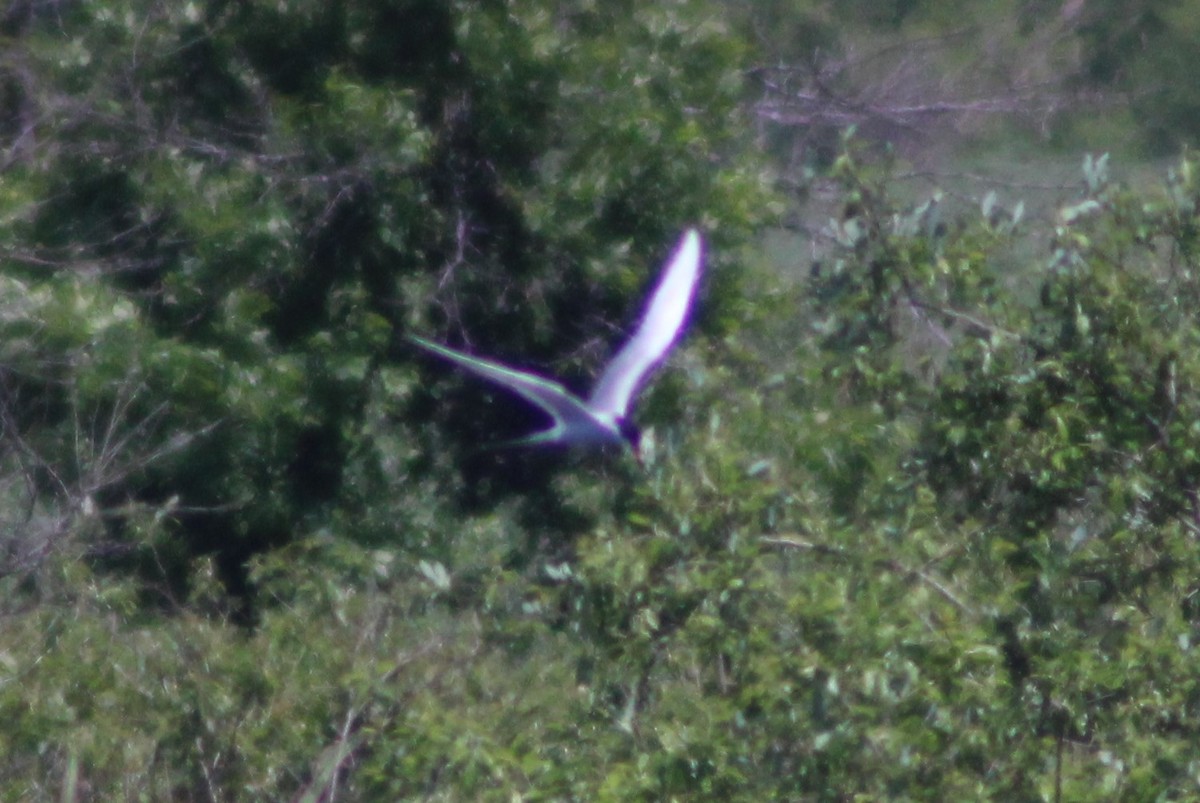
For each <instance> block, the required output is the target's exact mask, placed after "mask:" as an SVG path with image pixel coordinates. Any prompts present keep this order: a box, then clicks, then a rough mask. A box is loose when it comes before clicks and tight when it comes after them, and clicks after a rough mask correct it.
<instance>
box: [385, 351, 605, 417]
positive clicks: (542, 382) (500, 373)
mask: <svg viewBox="0 0 1200 803" xmlns="http://www.w3.org/2000/svg"><path fill="white" fill-rule="evenodd" d="M408 339H409V340H410V341H412V342H413V343H415V344H416V345H418V346H420V347H421V348H423V349H425V350H426V351H431V352H433V353H434V354H437V355H438V356H439V357H444V358H445V359H447V360H450V362H453V363H455V364H457V365H459V366H461V367H463V368H465V369H466V370H468V371H470V372H471V373H473V374H476V375H478V376H481V377H483V378H484V379H487V380H490V381H492V382H495V383H496V384H497V385H501V386H503V387H506V388H508V389H509V390H511V391H512V392H513V393H516V394H518V395H520V396H521V397H522V398H524V399H525V400H527V401H529V402H530V403H532V404H534V405H536V406H538V407H540V408H541V409H542V410H544V411H546V413H547V414H548V415H550V416H551V417H552V418H553V419H554V424H555V427H561V426H563V425H564V424H567V423H569V422H571V421H577V420H579V419H580V417H583V418H588V419H590V418H592V415H591V413H590V412H589V411H588V409H587V406H586V405H585V404H584V403H583V401H582V400H581V399H580V398H579V397H577V396H576V395H575V394H573V393H571V392H570V391H569V390H567V389H566V388H564V387H563V386H562V385H560V384H558V383H557V382H554V381H552V380H549V379H544V378H543V377H540V376H537V375H536V374H529V373H525V372H524V371H515V370H513V369H512V368H508V367H506V366H504V365H501V364H500V363H498V362H492V361H490V360H482V359H480V358H478V357H472V356H470V355H469V354H463V353H462V352H461V351H455V350H454V349H451V348H447V347H446V346H442V345H439V344H437V343H433V342H431V341H429V340H425V339H424V338H420V337H415V336H412V335H410V336H409V338H408Z"/></svg>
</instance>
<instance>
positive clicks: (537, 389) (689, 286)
mask: <svg viewBox="0 0 1200 803" xmlns="http://www.w3.org/2000/svg"><path fill="white" fill-rule="evenodd" d="M702 251H703V246H702V244H701V241H700V233H699V232H698V231H696V230H695V229H689V230H688V231H687V232H685V233H684V235H683V237H682V238H681V239H680V241H679V244H678V245H677V246H676V247H675V252H674V253H673V254H672V255H671V258H670V259H669V260H668V261H667V265H666V267H665V268H664V269H663V274H662V279H660V280H659V283H658V287H656V288H655V289H654V292H653V293H652V294H651V295H650V303H649V304H647V306H646V311H645V313H644V314H643V316H642V322H641V325H640V326H638V329H637V332H635V333H634V335H633V337H632V338H630V339H629V342H628V343H626V344H625V345H624V347H622V348H621V350H620V351H619V352H617V356H616V357H614V358H613V361H612V362H611V363H609V365H608V367H607V368H605V369H604V373H602V374H601V375H600V380H599V381H598V382H597V383H596V387H595V388H594V389H593V390H592V393H591V395H590V396H588V398H587V399H582V398H580V397H579V396H576V395H575V394H574V393H571V392H570V391H569V390H567V389H566V388H565V387H563V386H562V385H561V384H559V383H558V382H555V381H553V380H551V379H546V378H544V377H540V376H538V375H536V374H531V373H527V372H525V371H518V370H516V369H513V368H509V367H508V366H506V365H501V364H500V363H498V362H493V361H491V360H485V359H481V358H479V357H472V356H471V355H469V354H464V353H463V352H461V351H455V350H454V349H451V348H447V347H446V346H442V345H439V344H437V343H433V342H430V341H428V340H425V339H423V338H420V337H410V338H409V339H410V340H411V341H412V342H413V343H415V344H416V345H418V346H420V347H421V348H423V349H425V350H427V351H430V352H432V353H434V354H436V355H438V356H439V357H443V358H445V359H447V360H449V361H450V362H452V363H454V364H456V365H458V366H459V367H461V368H465V369H466V370H468V371H470V372H471V373H473V374H476V375H477V376H481V377H483V378H484V379H487V380H490V381H492V382H495V383H496V384H497V385H501V386H503V387H505V388H508V389H509V390H511V391H512V392H513V393H516V394H517V395H519V396H521V397H522V398H524V399H525V400H526V401H528V402H530V403H531V404H533V405H535V406H537V407H540V408H541V409H542V410H543V411H545V413H546V414H547V415H549V416H550V418H551V419H552V420H553V423H552V424H551V425H550V427H549V428H548V429H545V430H542V431H541V432H536V433H534V434H532V435H529V436H527V437H524V438H518V439H517V440H512V441H506V442H504V443H502V444H496V445H502V446H533V445H539V444H566V445H596V446H599V445H605V444H617V445H624V446H628V447H629V448H630V449H631V450H632V451H633V454H634V456H635V457H637V458H638V459H639V460H640V459H641V455H640V451H639V447H640V441H641V435H640V432H639V430H638V428H637V426H635V425H634V424H633V422H632V421H630V420H629V406H630V403H631V402H632V401H633V397H634V394H635V393H636V392H637V390H638V388H640V387H641V385H642V383H643V382H644V381H645V379H646V377H647V376H648V375H649V374H650V371H651V370H652V369H653V368H654V367H655V366H656V365H658V364H659V363H660V362H661V361H662V359H663V358H664V357H665V356H666V354H667V352H668V351H669V350H670V349H671V346H672V345H674V343H675V339H676V338H677V337H678V336H679V332H680V330H681V329H682V328H683V324H684V321H685V320H686V319H687V313H688V310H689V309H690V308H691V305H692V300H693V298H694V297H695V295H696V285H697V283H698V279H699V278H700V264H701V261H702Z"/></svg>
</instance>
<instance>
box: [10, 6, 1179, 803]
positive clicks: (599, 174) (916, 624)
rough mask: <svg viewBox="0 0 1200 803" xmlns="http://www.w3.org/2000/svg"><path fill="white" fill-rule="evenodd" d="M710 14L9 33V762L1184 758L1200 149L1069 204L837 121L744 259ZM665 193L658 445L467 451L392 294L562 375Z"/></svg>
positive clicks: (643, 271) (98, 19) (81, 773)
mask: <svg viewBox="0 0 1200 803" xmlns="http://www.w3.org/2000/svg"><path fill="white" fill-rule="evenodd" d="M918 10H919V8H918V7H917V6H912V5H906V4H894V5H893V6H891V7H889V8H888V10H887V11H886V14H884V12H883V11H881V12H880V13H881V14H883V15H884V16H885V17H887V18H888V19H881V20H878V21H875V22H873V23H872V24H876V25H879V26H885V25H886V24H891V23H889V22H888V20H889V19H891V18H892V17H895V18H896V19H897V20H902V19H906V18H907V17H908V15H913V14H917V12H918ZM713 12H714V9H713V8H710V7H709V6H708V5H707V4H705V3H702V2H672V3H660V4H655V5H654V6H653V7H649V6H647V7H643V6H636V5H632V4H619V7H618V6H612V7H607V6H606V7H603V8H601V7H599V6H592V5H588V4H584V5H582V6H579V7H578V8H574V9H570V10H564V9H562V8H559V7H558V6H556V5H554V4H548V3H524V4H503V3H502V4H499V5H496V4H485V5H481V4H472V3H466V2H463V3H451V4H444V3H443V4H435V3H422V2H399V3H384V4H379V3H341V4H319V3H311V4H305V3H296V4H285V5H283V6H280V5H278V4H276V5H270V6H268V5H266V4H261V3H248V4H240V5H237V6H229V5H223V4H215V5H209V6H199V5H196V4H183V5H179V6H169V7H168V6H163V5H157V4H155V3H149V2H128V3H95V4H85V5H78V6H71V7H69V8H68V7H64V8H63V15H62V16H56V17H54V18H50V17H41V16H39V15H38V14H33V13H32V12H31V16H30V17H29V18H28V19H26V20H25V21H24V22H22V23H21V24H20V25H16V23H14V25H16V27H15V28H14V29H13V30H12V31H9V30H8V29H5V30H6V32H5V36H8V37H9V40H10V41H9V42H8V43H7V44H11V45H12V47H11V48H9V49H8V50H6V52H5V54H4V56H3V59H4V60H3V62H2V64H0V70H3V71H4V72H3V78H4V80H5V81H7V82H9V84H8V85H9V87H10V88H9V89H7V90H5V91H7V92H14V93H16V94H15V95H14V97H16V98H17V100H16V101H14V103H15V106H14V108H23V109H26V110H27V111H29V112H30V114H31V116H30V117H29V119H31V120H33V119H36V120H38V121H39V122H37V124H36V125H34V127H33V128H32V129H31V131H32V132H33V134H35V135H36V136H31V137H29V138H28V139H27V140H24V141H23V142H24V144H21V143H20V142H18V141H17V137H18V135H17V133H16V129H15V128H12V127H11V126H10V127H9V128H5V129H3V132H4V136H5V137H7V138H8V139H7V140H6V142H7V143H9V144H10V151H9V152H10V157H9V158H10V162H9V163H8V164H7V165H6V167H5V168H4V172H3V173H2V174H0V219H3V220H4V221H5V224H6V225H4V226H2V227H0V392H2V395H0V414H2V417H0V426H2V431H3V439H2V440H0V499H3V501H4V503H5V504H4V505H3V507H2V508H0V510H2V512H0V620H2V621H3V627H2V628H0V633H2V635H0V716H3V718H4V720H5V722H6V727H5V728H4V729H3V730H2V731H0V756H3V758H2V759H0V796H3V797H4V798H5V799H14V800H16V799H29V798H34V799H41V798H52V797H58V798H62V799H76V798H84V797H87V798H97V799H101V798H103V799H107V798H114V797H123V798H146V799H183V800H191V799H229V798H242V797H252V798H258V797H261V798H268V799H276V798H293V799H298V800H313V801H316V800H325V799H333V798H335V797H339V798H341V799H353V800H358V799H362V800H373V799H412V798H446V799H509V800H511V799H524V798H530V799H585V800H591V799H612V800H628V799H633V800H662V799H673V798H674V799H700V798H720V799H743V800H774V799H820V800H841V799H850V798H861V799H891V798H911V799H992V798H996V799H1019V800H1027V799H1080V798H1085V797H1096V796H1100V797H1104V798H1107V799H1136V800H1140V799H1147V798H1161V799H1185V798H1189V797H1194V796H1195V795H1196V794H1197V792H1198V791H1200V764H1198V763H1197V760H1196V759H1195V757H1194V755H1195V749H1194V745H1195V744H1196V742H1197V739H1198V737H1200V734H1198V733H1197V726H1196V723H1197V722H1200V711H1198V710H1197V709H1198V706H1200V685H1198V684H1197V682H1196V681H1195V679H1194V675H1195V672H1194V666H1193V664H1194V655H1193V654H1192V650H1193V649H1195V646H1194V641H1195V635H1194V633H1195V629H1196V624H1197V621H1198V618H1197V617H1200V607H1198V606H1197V605H1196V603H1195V598H1196V595H1197V590H1198V586H1197V583H1198V581H1197V578H1200V565H1198V561H1200V558H1198V557H1197V554H1196V550H1195V548H1194V547H1195V540H1196V531H1197V525H1196V521H1197V520H1198V514H1197V504H1198V502H1197V491H1196V486H1197V483H1198V482H1200V457H1198V455H1200V445H1198V443H1197V438H1198V437H1200V429H1198V428H1197V425H1196V424H1195V422H1196V421H1197V420H1198V418H1200V409H1197V407H1198V405H1200V401H1198V398H1200V396H1198V395H1197V389H1198V388H1200V362H1197V360H1196V359H1194V358H1193V357H1191V356H1190V355H1192V354H1194V353H1197V348H1196V345H1197V343H1196V342H1195V341H1196V339H1197V337H1198V335H1197V328H1196V325H1195V322H1194V320H1193V319H1194V315H1193V314H1192V310H1194V309H1195V307H1196V303H1195V302H1196V300H1197V298H1198V297H1200V287H1198V286H1197V284H1196V282H1197V274H1196V271H1197V264H1196V258H1197V227H1196V224H1195V212H1196V208H1197V202H1198V200H1200V188H1198V186H1197V179H1196V178H1195V170H1196V167H1195V164H1194V163H1193V162H1191V161H1188V160H1184V161H1182V162H1181V163H1180V164H1179V166H1178V167H1177V168H1176V169H1175V170H1174V171H1172V172H1171V173H1170V175H1169V177H1168V180H1167V181H1166V182H1165V184H1164V185H1163V186H1162V187H1160V188H1157V189H1153V190H1143V191H1133V190H1130V189H1128V188H1125V187H1122V186H1120V185H1118V184H1116V183H1114V182H1112V181H1110V180H1109V178H1108V174H1107V170H1108V164H1107V159H1106V158H1104V157H1102V158H1098V159H1096V158H1089V159H1088V160H1087V162H1086V163H1085V169H1084V175H1083V181H1082V183H1081V186H1082V188H1083V189H1082V191H1081V194H1080V195H1079V197H1076V198H1070V199H1063V201H1062V205H1061V207H1060V208H1059V209H1058V210H1057V212H1054V213H1052V214H1051V215H1050V217H1049V218H1042V217H1038V216H1035V215H1033V214H1030V215H1028V216H1027V215H1025V213H1024V205H1023V204H1021V203H1020V202H1014V203H1006V202H1005V201H1002V200H1001V199H999V198H997V196H996V195H994V194H989V195H988V196H985V197H984V198H982V199H979V203H978V206H977V207H976V205H974V204H972V205H970V206H967V207H965V208H964V206H963V205H961V204H959V203H958V202H957V201H956V200H955V199H953V198H952V197H950V195H949V193H947V194H945V195H944V194H942V193H933V194H932V195H931V196H930V197H928V198H919V199H916V200H915V201H911V202H908V201H904V202H902V201H897V200H896V199H895V198H894V196H893V192H894V186H895V183H894V178H893V176H892V174H891V171H890V168H889V166H888V165H886V164H884V165H873V164H871V162H870V160H869V159H868V158H867V157H866V156H865V155H864V153H863V152H862V151H861V150H860V149H859V147H858V146H857V145H856V143H855V142H854V141H853V140H846V141H845V142H844V147H843V151H842V153H841V155H840V156H839V157H837V158H836V159H835V160H834V161H833V163H832V169H831V175H830V178H831V179H832V180H833V182H835V183H836V186H835V187H831V189H830V194H831V195H833V194H836V195H837V199H838V203H837V204H836V207H837V208H838V210H839V211H838V213H837V214H836V216H835V217H834V218H833V219H831V220H828V221H826V222H823V223H821V222H819V224H818V225H820V228H821V240H820V241H819V242H818V243H815V244H813V248H812V249H811V250H810V249H809V248H805V247H801V246H799V245H796V244H794V243H793V244H789V245H786V246H784V247H781V248H778V249H776V250H777V252H778V253H779V254H781V255H782V258H781V259H780V260H779V261H780V264H778V265H774V266H768V265H764V264H763V261H764V260H763V259H762V257H761V256H760V254H759V251H758V247H757V243H755V242H754V241H752V240H751V238H750V235H751V234H755V233H757V232H759V231H761V229H762V227H763V226H764V224H765V223H767V222H769V221H771V220H773V216H774V214H775V212H776V211H777V207H776V200H775V199H774V198H773V197H772V196H771V195H770V194H769V193H767V192H766V191H765V190H764V187H763V175H762V172H761V168H760V165H759V163H758V161H757V160H756V158H755V157H754V156H752V155H747V151H746V148H747V144H748V143H747V142H746V141H745V139H744V130H743V126H742V124H741V117H740V114H741V112H740V107H739V105H738V102H739V100H740V99H741V95H742V88H741V85H740V82H739V79H738V76H739V75H741V69H742V68H743V67H744V66H745V60H746V57H747V51H746V49H745V46H744V44H743V43H742V42H740V41H739V40H738V39H737V38H736V37H734V36H731V35H730V34H729V32H728V30H727V29H726V27H725V26H724V24H723V23H722V22H721V18H720V17H719V15H716V14H714V13H713ZM806 24H807V23H806ZM18 68H19V69H18ZM33 112H36V114H34V113H33ZM24 113H25V112H18V116H20V114H24ZM19 144H20V145H21V147H17V146H18V145H19ZM1026 217H1029V218H1031V219H1029V220H1027V219H1026ZM684 222H698V223H700V224H701V225H703V226H704V228H705V230H706V232H707V235H708V240H709V243H710V246H711V247H710V251H709V259H708V262H707V271H706V280H707V285H706V292H705V294H704V296H703V298H702V300H701V303H700V308H699V314H698V317H697V320H696V322H695V324H696V325H695V326H694V327H693V330H692V332H691V333H690V334H689V337H688V339H687V340H686V341H685V342H684V343H683V344H682V345H681V347H680V349H679V350H678V351H677V352H676V354H675V356H674V357H673V360H672V364H673V366H674V367H673V368H671V369H669V370H666V371H664V372H663V375H662V376H661V377H660V378H659V380H658V382H657V384H656V385H655V387H654V388H653V389H652V391H650V392H648V393H647V394H646V397H645V399H644V403H643V404H642V405H641V406H640V407H639V410H638V415H639V419H640V420H641V421H642V423H644V424H647V425H649V429H650V433H649V435H650V437H649V438H648V445H649V446H652V447H653V448H651V449H648V460H647V466H646V468H645V470H644V471H643V470H639V469H636V468H634V467H633V466H632V465H631V464H630V463H629V461H627V460H623V458H621V457H620V456H614V455H596V456H584V457H576V456H573V455H562V454H549V455H546V454H536V453H534V454H529V453H484V454H483V455H479V454H475V453H474V452H473V447H475V446H476V445H477V444H478V443H479V442H480V441H482V440H484V439H486V438H490V437H492V436H493V431H494V430H495V429H497V428H498V427H497V425H498V424H499V425H500V426H499V428H502V427H503V426H504V425H508V426H514V427H515V426H518V425H520V424H521V422H518V421H515V420H513V418H514V415H513V413H512V410H513V409H516V408H513V407H509V406H506V404H505V403H504V402H503V400H502V397H501V396H499V395H496V396H495V397H494V399H495V402H496V403H494V404H487V403H486V400H487V398H488V397H487V396H486V392H487V391H486V390H481V389H479V388H478V387H477V386H475V385H465V384H464V385H463V386H462V387H461V389H457V388H459V386H458V385H451V384H450V383H447V382H443V381H442V380H441V378H440V375H437V374H434V373H433V371H432V369H431V370H429V372H428V373H425V367H424V365H425V364H424V363H422V364H421V366H422V367H420V368H418V366H417V360H416V358H415V357H414V355H412V354H410V353H408V352H407V351H406V350H404V349H403V348H402V347H400V346H398V345H397V344H398V343H399V342H400V339H399V337H398V335H399V334H403V332H404V331H405V330H406V329H407V328H409V327H419V328H420V329H421V331H422V332H423V333H430V332H431V331H432V332H433V333H436V332H437V331H442V332H443V334H445V335H446V336H447V337H448V338H451V339H457V340H469V341H470V342H472V343H480V344H484V343H486V344H488V347H489V349H488V350H489V351H495V352H496V353H499V354H504V353H508V352H511V353H513V354H521V355H525V358H526V359H528V360H529V362H530V363H532V364H538V363H542V364H545V363H547V362H548V361H550V360H552V359H553V360H558V361H559V362H558V363H557V364H556V365H555V367H556V368H564V369H565V373H567V374H568V375H569V374H570V373H571V372H572V371H574V370H579V371H580V372H581V373H582V372H584V369H586V368H588V367H592V366H595V365H598V364H600V362H601V360H602V359H603V357H604V356H606V352H605V349H604V348H602V347H600V344H598V343H596V342H594V341H593V338H595V337H596V333H597V332H602V333H606V332H608V331H609V330H610V329H612V328H614V327H615V325H616V322H618V321H627V320H628V316H629V314H630V313H631V312H632V310H631V308H630V307H629V306H628V305H629V304H630V299H633V298H638V297H639V294H640V292H641V290H642V287H643V286H644V284H645V283H646V281H647V280H648V278H649V274H650V272H651V271H650V269H648V267H647V266H653V265H654V264H655V262H656V260H657V259H658V258H660V257H661V255H662V252H663V250H664V249H665V248H666V247H667V244H668V243H670V241H671V238H672V237H673V236H674V235H675V234H676V233H677V231H678V229H679V228H680V227H681V226H682V225H683V223H684ZM1038 243H1049V248H1047V249H1043V250H1041V251H1039V250H1038V246H1037V244H1038ZM1031 244H1032V245H1031ZM814 253H815V255H816V257H817V258H816V259H815V260H814V259H813V254H814ZM1031 253H1034V254H1037V256H1035V257H1033V258H1030V257H1029V256H1028V255H1029V254H1031ZM800 254H803V255H804V256H803V257H800V256H798V255H800ZM468 394H469V395H468Z"/></svg>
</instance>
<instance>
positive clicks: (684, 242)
mask: <svg viewBox="0 0 1200 803" xmlns="http://www.w3.org/2000/svg"><path fill="white" fill-rule="evenodd" d="M702 251H703V246H702V244H701V242H700V233H699V232H698V231H696V230H695V229H688V231H687V232H686V233H684V235H683V238H682V239H681V240H680V241H679V244H678V245H677V246H676V247H675V253H674V254H672V256H671V258H670V260H668V262H667V266H666V268H665V269H664V270H663V277H662V279H661V280H660V281H659V283H658V287H657V288H655V290H654V293H653V294H652V295H651V296H650V303H649V304H647V305H646V312H645V315H644V316H643V317H642V323H641V325H640V326H639V327H638V330H637V332H636V333H635V334H634V335H633V337H632V338H630V339H629V342H628V343H626V344H625V345H624V346H623V347H622V348H621V350H620V351H619V352H618V353H617V356H616V357H614V358H613V361H612V362H611V363H609V366H608V368H606V369H605V371H604V373H603V374H602V375H601V377H600V381H599V382H597V383H596V387H595V389H594V390H593V391H592V395H591V398H590V399H589V400H588V406H589V407H590V408H591V409H592V410H593V411H594V412H597V413H608V414H610V415H613V416H616V417H620V418H623V417H624V416H625V415H626V414H627V413H628V411H629V403H630V401H631V400H632V399H633V394H634V393H635V392H636V391H637V389H638V387H639V386H640V385H641V384H642V382H643V381H644V380H645V378H646V376H647V375H648V374H649V372H650V369H652V368H653V367H654V366H655V365H657V364H658V363H659V362H660V361H661V360H662V358H663V357H664V356H666V353H667V351H668V350H669V349H670V348H671V345H672V344H673V343H674V342H675V338H676V337H678V336H679V331H680V329H682V328H683V322H684V320H686V318H687V313H688V309H690V308H691V306H692V299H693V298H694V297H695V295H696V284H697V280H698V279H699V278H700V263H701V261H702V258H703V254H702Z"/></svg>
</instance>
